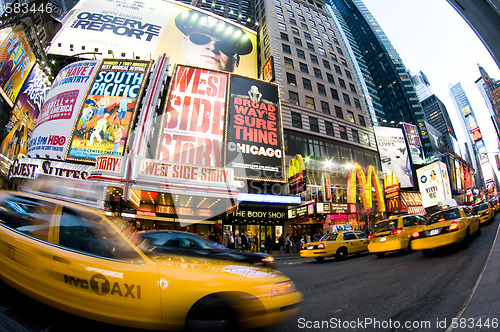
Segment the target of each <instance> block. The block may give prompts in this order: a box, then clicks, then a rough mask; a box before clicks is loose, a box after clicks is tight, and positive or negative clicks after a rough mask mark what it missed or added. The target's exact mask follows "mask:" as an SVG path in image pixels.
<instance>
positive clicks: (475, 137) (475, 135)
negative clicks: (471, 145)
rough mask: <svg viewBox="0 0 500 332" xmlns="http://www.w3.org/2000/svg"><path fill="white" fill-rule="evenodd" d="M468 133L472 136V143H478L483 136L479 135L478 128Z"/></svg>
mask: <svg viewBox="0 0 500 332" xmlns="http://www.w3.org/2000/svg"><path fill="white" fill-rule="evenodd" d="M470 133H471V135H472V139H473V140H474V142H476V141H479V140H480V139H482V138H483V135H482V134H481V130H479V127H476V128H474V129H471V131H470Z"/></svg>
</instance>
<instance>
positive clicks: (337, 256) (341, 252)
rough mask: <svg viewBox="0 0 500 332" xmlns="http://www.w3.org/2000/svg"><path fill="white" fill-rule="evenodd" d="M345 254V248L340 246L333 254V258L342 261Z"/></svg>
mask: <svg viewBox="0 0 500 332" xmlns="http://www.w3.org/2000/svg"><path fill="white" fill-rule="evenodd" d="M346 256H347V248H345V247H342V248H338V249H337V253H336V254H335V259H336V260H338V261H343V260H344V259H345V258H346Z"/></svg>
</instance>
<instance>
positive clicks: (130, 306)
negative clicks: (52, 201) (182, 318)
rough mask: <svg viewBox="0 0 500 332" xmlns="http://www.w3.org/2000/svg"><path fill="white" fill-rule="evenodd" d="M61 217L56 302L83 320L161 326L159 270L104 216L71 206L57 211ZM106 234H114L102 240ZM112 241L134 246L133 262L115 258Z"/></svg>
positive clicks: (55, 265) (55, 262) (57, 233)
mask: <svg viewBox="0 0 500 332" xmlns="http://www.w3.org/2000/svg"><path fill="white" fill-rule="evenodd" d="M57 216H58V218H57V222H56V227H55V232H54V244H55V246H54V247H55V248H57V249H55V250H54V254H53V261H52V267H53V273H54V279H55V281H54V285H53V288H54V290H55V291H54V297H56V298H59V302H60V303H61V304H62V305H63V306H66V307H67V308H70V309H71V310H70V311H76V313H78V314H80V315H82V316H84V317H88V318H91V319H96V320H100V321H104V322H108V323H118V324H120V325H123V324H124V323H125V324H126V325H127V326H129V327H135V328H138V327H140V328H154V327H158V326H159V325H158V324H160V323H161V318H162V315H161V309H162V307H161V301H160V289H159V282H158V269H157V266H156V265H155V264H154V263H153V262H151V261H150V260H149V259H147V258H146V257H145V256H143V255H141V254H140V253H139V252H137V250H136V249H135V247H133V246H132V245H131V243H130V242H129V241H127V240H125V239H124V238H123V237H121V235H120V234H118V231H117V230H116V229H115V228H113V227H112V226H111V225H110V224H109V221H103V218H102V216H100V215H98V214H92V213H91V212H89V211H87V210H79V209H78V208H73V207H66V206H59V207H58V211H57ZM99 220H100V221H99ZM104 226H106V227H104ZM102 229H106V230H107V231H110V230H111V231H113V230H114V231H115V233H114V234H111V233H109V236H104V237H103V236H102V234H103V232H102ZM113 236H119V237H120V238H121V240H123V242H120V243H122V244H123V243H125V244H128V245H129V248H128V249H131V250H128V251H127V253H128V255H127V256H132V257H116V258H115V257H114V254H113V253H115V252H117V251H119V250H118V249H116V247H114V244H113V243H115V244H116V243H117V242H113V241H112V240H113ZM124 249H127V248H124ZM120 251H125V250H120ZM131 252H132V253H135V255H130V253H131Z"/></svg>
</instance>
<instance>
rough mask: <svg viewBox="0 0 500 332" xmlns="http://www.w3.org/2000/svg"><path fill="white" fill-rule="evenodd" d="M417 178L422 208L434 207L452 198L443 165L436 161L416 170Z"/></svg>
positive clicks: (448, 179) (446, 172) (448, 180)
mask: <svg viewBox="0 0 500 332" xmlns="http://www.w3.org/2000/svg"><path fill="white" fill-rule="evenodd" d="M417 178H418V185H419V189H420V194H421V195H422V205H423V206H424V207H430V206H435V205H438V203H440V202H442V201H444V200H445V199H451V198H452V196H451V187H450V178H449V176H448V170H447V169H446V164H445V163H443V162H441V161H436V162H433V163H432V164H429V165H426V166H424V167H421V168H419V169H417Z"/></svg>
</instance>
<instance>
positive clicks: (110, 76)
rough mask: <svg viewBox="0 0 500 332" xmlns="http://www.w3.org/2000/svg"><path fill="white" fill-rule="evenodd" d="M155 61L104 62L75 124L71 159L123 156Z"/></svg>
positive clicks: (70, 148)
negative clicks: (107, 155) (106, 155)
mask: <svg viewBox="0 0 500 332" xmlns="http://www.w3.org/2000/svg"><path fill="white" fill-rule="evenodd" d="M150 66H151V61H146V60H120V59H103V60H102V62H101V64H100V66H99V68H98V69H97V72H96V75H95V76H94V79H93V81H92V83H91V84H90V86H89V90H88V92H87V94H86V96H85V98H84V101H83V103H82V106H81V108H80V112H79V115H78V117H77V120H76V121H75V123H74V126H73V131H72V134H71V136H70V143H69V146H68V150H67V155H66V159H67V160H77V161H82V162H95V160H96V158H97V156H99V155H104V154H110V155H115V156H122V155H123V153H124V151H125V150H126V147H127V144H128V137H129V136H130V126H131V124H132V120H133V119H134V118H135V116H136V113H137V109H138V107H139V103H138V98H139V97H140V95H141V94H142V91H143V89H144V85H145V82H146V78H147V75H148V73H149V69H150Z"/></svg>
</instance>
